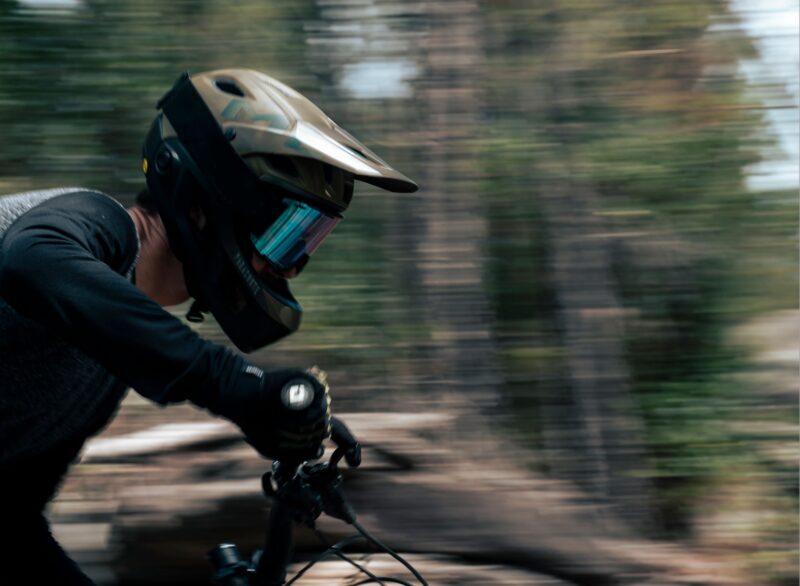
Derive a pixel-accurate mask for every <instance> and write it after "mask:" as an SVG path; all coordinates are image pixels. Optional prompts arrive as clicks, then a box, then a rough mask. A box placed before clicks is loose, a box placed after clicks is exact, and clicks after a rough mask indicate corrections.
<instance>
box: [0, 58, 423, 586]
mask: <svg viewBox="0 0 800 586" xmlns="http://www.w3.org/2000/svg"><path fill="white" fill-rule="evenodd" d="M158 108H159V113H158V115H157V117H156V119H155V121H154V122H153V124H152V126H151V128H150V130H149V132H148V134H147V136H146V139H145V143H144V149H143V154H144V156H143V161H142V170H143V172H144V174H145V177H146V182H147V189H146V190H145V191H144V192H142V193H141V194H140V195H139V197H138V198H137V204H136V205H135V206H134V207H132V208H130V209H128V210H126V209H124V208H123V207H122V206H121V205H120V204H118V203H117V202H116V201H115V200H114V199H112V198H110V197H109V196H107V195H105V194H102V193H99V192H97V191H92V190H89V189H82V188H62V189H55V190H48V191H39V192H30V193H25V194H19V195H14V196H6V197H3V198H0V507H2V518H3V521H4V527H3V529H2V530H0V535H2V537H0V583H3V584H6V583H9V584H14V583H16V581H20V583H21V582H22V581H23V579H24V580H25V581H26V582H27V581H32V582H33V583H37V584H38V583H41V584H67V585H73V584H82V585H85V584H91V581H90V580H89V578H88V577H86V576H85V574H83V573H82V572H81V571H80V569H79V568H78V567H77V566H76V565H75V564H74V562H72V561H71V560H70V559H69V558H68V557H67V556H66V554H65V553H64V552H63V550H62V549H61V548H60V547H59V545H58V544H57V542H56V541H55V540H54V539H53V537H52V536H51V535H50V532H49V528H48V524H47V521H46V520H45V518H44V516H43V509H44V507H45V505H46V503H47V502H48V501H49V500H50V499H51V498H52V496H53V494H54V492H55V491H56V488H57V485H58V483H59V482H60V480H61V478H62V477H63V475H64V474H65V472H66V470H67V468H68V467H69V464H70V462H72V461H73V460H74V459H75V457H76V455H77V454H78V452H79V450H80V449H81V446H82V445H83V443H84V441H85V440H86V438H88V437H89V436H91V435H93V434H95V433H97V432H98V431H99V430H100V429H101V428H102V427H104V426H105V425H106V424H107V422H108V421H109V420H110V419H111V417H112V416H113V414H114V412H115V411H116V409H117V408H118V406H119V404H120V402H121V400H122V398H123V396H124V393H125V392H126V389H127V387H129V386H130V387H132V388H134V389H135V390H136V391H137V392H139V393H140V394H142V395H143V396H145V397H147V398H149V399H151V400H153V401H155V402H156V403H159V404H162V405H165V404H169V403H175V402H179V401H184V400H189V401H191V402H193V403H195V404H196V405H199V406H201V407H204V408H206V409H208V410H209V411H210V412H211V413H213V414H215V415H218V416H222V417H225V418H227V419H230V420H231V421H233V422H234V423H236V424H237V425H238V426H239V427H240V428H241V430H242V431H243V433H244V435H245V438H246V439H247V440H248V441H249V442H250V443H251V444H252V445H253V447H254V448H255V449H256V450H258V451H259V452H260V453H261V454H262V455H264V456H267V457H273V458H274V457H280V458H283V459H286V458H291V459H296V460H298V461H299V460H302V459H307V458H313V457H316V456H317V455H318V454H319V450H320V446H321V443H322V441H323V440H324V438H325V437H326V436H327V435H328V433H329V428H330V395H329V392H328V387H327V384H326V383H325V380H324V376H323V375H322V373H321V372H320V371H318V370H316V369H308V370H306V369H298V368H288V369H281V370H274V371H264V370H262V369H261V368H259V367H258V366H256V365H254V364H251V363H249V362H248V361H247V360H245V358H244V357H243V356H242V355H241V354H239V353H236V352H234V351H232V350H230V349H228V348H226V347H223V346H221V345H218V344H214V343H212V342H210V341H207V340H204V339H203V338H201V337H200V336H198V335H197V334H196V333H195V332H194V331H193V330H191V329H190V328H189V327H188V326H187V325H185V324H183V323H182V322H181V321H180V320H179V319H177V318H175V317H174V316H172V315H171V314H169V313H168V312H166V311H165V310H164V309H162V306H168V305H174V304H177V303H180V302H183V301H185V300H187V299H189V298H192V299H194V304H193V306H192V310H191V312H190V314H191V317H193V318H197V317H198V316H199V315H202V313H203V312H210V313H212V314H213V315H214V317H215V318H216V320H217V322H218V323H219V324H220V326H221V327H222V329H223V331H224V332H225V333H226V335H227V336H228V337H229V338H230V340H231V341H232V342H233V343H234V344H235V345H236V346H237V347H238V348H239V349H240V350H242V351H244V352H250V351H252V350H255V349H257V348H261V347H264V346H266V345H267V344H270V343H272V342H275V341H276V340H278V339H280V338H282V337H284V336H286V335H288V334H290V333H291V332H293V331H295V330H296V329H297V328H298V326H299V323H300V316H301V308H300V305H299V304H298V302H297V301H296V300H295V298H294V297H293V296H292V294H291V291H290V290H289V287H288V285H287V279H289V278H292V277H294V276H296V275H297V274H298V273H299V272H300V271H301V270H302V268H303V267H304V266H305V264H306V263H307V262H308V258H309V256H310V255H311V254H312V253H313V252H314V250H315V249H316V248H317V247H318V246H319V244H320V243H321V241H322V240H323V239H324V238H325V237H326V236H327V235H328V234H329V233H330V231H331V230H332V229H333V228H334V226H335V225H336V224H337V223H338V222H339V221H340V219H341V217H342V213H343V212H344V211H345V209H346V208H347V207H348V205H349V203H350V200H351V197H352V194H353V182H354V180H361V181H365V182H368V183H371V184H373V185H376V186H378V187H381V188H384V189H387V190H390V191H397V192H410V191H414V190H416V188H417V187H416V185H415V184H414V183H413V182H412V181H411V180H410V179H408V178H407V177H405V176H404V175H403V174H401V173H399V172H398V171H396V170H394V169H392V168H391V167H389V166H388V165H387V164H386V163H385V162H383V161H382V160H381V159H380V158H379V157H377V156H376V155H375V154H374V153H372V152H371V151H370V150H369V149H367V148H366V147H365V146H364V145H363V144H361V143H360V142H359V141H358V140H356V139H355V138H353V137H352V136H350V135H349V134H348V133H347V132H345V131H344V130H342V129H341V128H340V127H339V126H337V125H336V124H335V123H334V122H333V121H331V120H330V119H329V118H328V117H327V116H326V115H325V114H324V113H323V112H322V111H321V110H319V109H318V108H317V107H316V106H315V105H314V104H313V103H312V102H310V101H309V100H308V99H306V98H305V97H304V96H302V95H301V94H299V93H297V92H296V91H294V90H293V89H291V88H289V87H287V86H285V85H283V84H281V83H280V82H278V81H277V80H275V79H273V78H271V77H269V76H267V75H264V74H262V73H258V72H255V71H250V70H243V69H228V70H219V71H211V72H206V73H201V74H197V75H193V76H191V77H190V76H188V75H186V74H184V75H183V76H182V77H181V78H180V79H179V80H178V81H177V83H176V84H175V86H174V87H173V88H172V89H171V90H170V91H169V92H168V93H167V94H166V95H165V96H164V97H163V98H162V99H161V101H160V102H159V103H158ZM287 389H288V391H287ZM287 392H288V393H289V395H288V396H287V394H286V393H287ZM282 394H283V396H282ZM23 577H24V578H23Z"/></svg>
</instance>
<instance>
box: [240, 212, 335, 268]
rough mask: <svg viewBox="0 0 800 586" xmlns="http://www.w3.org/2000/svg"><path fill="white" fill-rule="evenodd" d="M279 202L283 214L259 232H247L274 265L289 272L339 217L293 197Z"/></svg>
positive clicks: (314, 246) (302, 259) (314, 248)
mask: <svg viewBox="0 0 800 586" xmlns="http://www.w3.org/2000/svg"><path fill="white" fill-rule="evenodd" d="M283 203H284V205H285V206H286V209H285V210H284V211H283V213H282V214H281V215H280V216H278V218H277V219H276V220H275V221H274V222H273V223H272V224H271V225H270V227H269V228H267V229H266V230H265V231H264V232H263V233H262V234H261V235H256V234H251V235H250V239H251V240H252V242H253V245H254V246H255V247H256V250H257V251H258V254H260V255H261V256H263V257H264V258H266V259H267V260H268V261H269V262H270V264H272V266H273V267H274V268H276V269H278V270H280V271H289V270H291V269H293V268H295V267H298V266H300V265H301V264H303V263H304V262H305V259H306V257H308V256H311V254H312V253H313V252H314V251H315V250H316V249H317V248H319V245H320V244H322V241H323V240H325V237H326V236H327V235H328V234H330V233H331V231H332V230H333V229H334V228H335V227H336V224H338V223H339V222H340V221H341V219H342V218H341V217H337V216H329V215H326V214H324V213H323V212H321V211H319V210H317V209H315V208H313V207H311V206H310V205H308V204H305V203H303V202H300V201H297V200H293V199H284V200H283Z"/></svg>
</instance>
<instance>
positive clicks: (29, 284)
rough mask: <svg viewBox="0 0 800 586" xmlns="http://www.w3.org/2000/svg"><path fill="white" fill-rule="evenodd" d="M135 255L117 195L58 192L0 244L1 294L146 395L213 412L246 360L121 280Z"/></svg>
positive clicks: (18, 222)
mask: <svg viewBox="0 0 800 586" xmlns="http://www.w3.org/2000/svg"><path fill="white" fill-rule="evenodd" d="M137 254H138V237H137V234H136V228H135V226H134V224H133V221H132V219H131V218H130V216H129V215H128V213H127V211H126V210H125V209H124V208H123V207H122V206H121V205H120V204H118V203H117V202H116V201H115V200H113V199H111V198H110V197H108V196H106V195H103V194H100V193H94V192H78V193H72V194H67V195H62V196H58V197H55V198H53V199H51V200H48V201H46V202H44V203H42V204H40V205H38V206H36V207H35V208H33V209H32V210H30V211H28V212H27V213H25V214H24V215H23V216H21V217H20V218H19V219H17V220H16V221H15V222H14V223H13V224H12V225H11V226H10V227H9V229H8V231H7V232H6V234H5V236H4V238H3V240H2V242H0V297H2V298H3V299H4V300H5V301H6V302H7V303H8V304H9V305H11V307H13V308H14V309H15V310H16V311H17V312H19V313H20V314H22V315H24V316H26V317H28V318H30V319H33V320H36V321H38V322H40V323H42V324H44V325H46V326H48V327H50V328H51V329H53V330H54V331H57V332H59V333H60V334H61V335H63V336H64V337H65V338H67V339H69V340H71V341H72V342H73V343H74V344H75V345H76V346H77V347H78V348H80V349H81V350H82V351H84V352H85V353H86V354H88V355H89V356H91V357H93V358H94V359H96V360H97V361H98V362H99V363H100V364H102V365H103V366H104V367H105V368H106V369H107V370H108V371H109V372H110V373H112V374H113V375H115V376H117V377H118V378H119V379H121V380H122V381H123V382H125V383H126V384H128V385H130V386H131V387H133V388H134V389H135V390H136V391H137V392H139V393H140V394H142V395H144V396H145V397H148V398H150V399H152V400H153V401H156V402H158V403H161V404H166V403H171V402H177V401H182V400H185V399H190V400H192V401H193V402H195V403H197V404H198V405H200V406H203V407H208V408H210V409H212V411H213V410H214V409H213V408H212V407H213V405H214V404H216V403H217V400H218V398H219V395H220V394H221V393H225V392H226V390H227V391H230V392H231V393H232V394H235V391H236V390H237V389H236V388H235V387H236V386H237V385H238V384H240V380H241V378H242V377H241V375H242V373H243V372H244V371H245V370H246V366H247V365H246V363H245V361H244V359H243V357H242V356H241V355H239V354H237V353H235V352H233V351H231V350H229V349H228V348H226V347H224V346H221V345H219V344H214V343H212V342H210V341H208V340H205V339H203V338H201V337H200V336H198V335H197V334H196V333H195V332H194V331H192V330H191V329H190V328H189V327H188V326H187V325H185V324H184V323H182V322H181V321H180V320H179V319H177V318H176V317H174V316H173V315H171V314H169V313H168V312H166V311H165V310H164V309H162V308H161V306H159V305H158V304H157V303H156V302H155V301H153V300H152V299H150V298H149V297H148V296H147V295H145V294H144V293H143V292H142V291H141V290H140V289H139V288H137V287H136V286H135V285H134V284H133V283H132V282H131V281H130V280H129V279H128V278H126V276H125V275H127V274H128V273H129V272H130V271H131V269H132V268H133V265H134V263H135V260H136V255H137Z"/></svg>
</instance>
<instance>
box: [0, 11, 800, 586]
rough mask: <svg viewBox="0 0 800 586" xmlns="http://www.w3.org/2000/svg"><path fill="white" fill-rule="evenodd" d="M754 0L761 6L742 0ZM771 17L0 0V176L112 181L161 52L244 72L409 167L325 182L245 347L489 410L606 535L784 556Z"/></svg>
mask: <svg viewBox="0 0 800 586" xmlns="http://www.w3.org/2000/svg"><path fill="white" fill-rule="evenodd" d="M770 11H772V12H771V16H772V17H776V18H772V22H777V27H776V28H769V27H768V26H762V27H761V28H758V27H756V28H753V27H752V26H750V25H751V24H752V22H757V19H758V18H763V17H764V15H765V14H766V16H768V17H769V16H770ZM784 15H788V17H786V18H788V24H787V20H784ZM797 15H798V13H797V3H796V2H794V3H792V2H781V1H780V0H772V1H771V2H757V1H755V0H752V1H750V2H746V1H744V0H742V1H741V2H737V3H735V4H734V5H731V3H730V2H728V1H726V0H649V1H639V2H637V1H630V0H536V1H532V0H491V1H484V2H478V1H476V0H441V1H421V0H420V1H413V0H409V1H401V0H272V1H265V0H236V1H229V0H174V1H172V2H160V1H158V0H113V1H112V0H51V1H44V0H39V1H35V0H25V1H22V0H19V1H18V0H0V127H2V129H3V141H2V146H0V192H1V193H5V194H7V193H14V192H19V191H23V190H28V189H38V188H48V187H55V186H63V185H83V186H87V187H92V188H96V189H100V190H103V191H106V192H107V193H109V194H112V195H114V196H115V197H117V198H118V199H119V200H120V201H121V202H123V203H124V204H127V205H130V204H131V203H132V201H133V197H134V195H135V193H136V192H137V191H138V190H139V189H141V187H142V186H143V178H142V176H141V171H140V152H141V150H140V149H141V140H142V138H143V136H144V133H145V131H146V129H147V127H148V124H149V122H150V120H151V119H152V117H153V115H154V114H155V109H154V105H155V102H156V100H157V99H158V98H159V97H160V96H161V94H162V93H163V92H164V91H166V89H168V88H169V87H170V86H171V84H172V82H173V81H174V80H175V79H176V78H177V76H178V74H179V73H180V72H181V71H183V70H186V69H188V70H189V71H203V70H209V69H214V68H221V67H250V68H253V69H258V70H261V71H265V72H267V73H269V74H271V75H273V76H275V77H277V78H278V79H280V80H282V81H284V82H285V83H287V84H289V85H291V86H293V87H294V88H296V89H297V90H299V91H301V92H302V93H304V94H305V95H307V96H308V97H310V98H311V99H312V100H314V101H315V102H316V103H318V104H319V105H321V107H322V108H323V109H324V110H325V111H326V112H327V113H328V114H329V115H330V116H331V117H332V118H333V119H334V120H336V121H337V122H338V123H339V124H340V125H342V126H343V127H345V128H347V129H348V130H350V131H351V132H352V133H353V134H354V135H355V136H357V137H358V138H359V139H361V140H362V141H364V142H365V143H366V144H367V145H369V146H371V147H372V148H373V149H374V150H375V151H376V152H377V153H378V154H380V155H381V156H382V157H383V158H385V159H386V160H387V161H389V162H390V164H392V165H394V166H396V167H397V168H398V169H400V170H402V171H404V172H405V173H407V174H408V175H409V176H410V177H412V178H414V179H415V180H416V181H417V182H418V183H419V184H420V186H421V189H420V191H419V192H418V193H416V194H412V195H406V196H391V195H388V194H384V193H380V192H379V191H378V190H376V189H373V188H371V187H370V186H366V185H359V186H358V187H357V191H356V198H355V199H354V205H353V206H352V208H351V211H350V212H348V215H347V217H346V221H345V222H343V223H342V224H341V225H340V226H339V227H337V229H336V233H335V234H334V236H333V237H331V238H330V239H329V240H328V241H327V242H326V244H325V246H323V247H322V248H321V249H320V250H319V251H318V252H317V253H316V255H315V257H314V259H313V261H312V262H311V263H310V265H309V267H308V268H307V269H306V270H305V272H304V274H303V276H302V277H301V278H300V279H298V280H297V281H296V282H294V283H293V290H294V292H295V294H296V296H297V297H298V299H299V300H300V302H301V303H302V304H303V306H304V309H305V311H306V313H305V317H304V324H303V326H302V328H301V330H300V331H299V332H298V333H297V334H296V335H294V336H293V337H291V338H290V339H288V340H285V341H283V342H281V343H279V344H278V345H276V346H275V347H273V348H268V349H265V350H263V351H261V352H259V353H257V354H255V356H254V360H256V361H257V362H258V363H259V364H262V365H264V366H266V367H270V366H284V365H306V364H308V365H310V364H319V365H321V366H322V367H323V368H326V369H328V370H329V372H330V373H331V380H332V383H333V387H334V396H335V398H336V402H335V405H336V408H337V410H338V411H339V412H362V413H370V412H372V413H384V412H394V411H402V412H416V413H446V414H449V415H455V418H454V421H455V423H453V424H452V425H450V426H449V427H448V428H447V431H446V432H444V431H441V430H439V431H440V433H442V434H443V435H442V437H441V442H442V444H446V443H447V442H451V443H452V444H454V445H462V446H463V449H464V450H465V451H466V452H467V455H468V457H470V456H471V457H475V458H477V457H478V454H479V453H480V449H481V447H480V446H481V445H482V444H483V442H484V441H486V438H487V437H491V438H495V439H496V441H498V442H502V448H501V449H502V453H503V454H506V455H507V456H508V457H509V459H510V460H512V461H513V462H514V463H515V464H516V465H518V466H520V467H522V468H524V469H525V470H528V471H529V472H530V473H531V474H532V475H535V476H536V477H544V478H552V479H557V480H559V481H564V482H565V483H568V484H569V485H570V486H575V487H577V489H578V490H580V491H582V493H584V494H586V495H590V498H591V502H592V503H593V506H594V507H596V508H597V509H602V510H605V511H610V512H611V514H612V515H613V516H614V517H615V518H621V519H622V520H623V522H624V523H625V524H626V525H627V526H629V527H631V528H633V529H632V530H634V531H635V532H636V534H637V535H642V536H646V537H648V538H651V539H657V540H669V541H673V542H678V543H682V544H685V545H687V546H688V549H690V550H692V551H694V552H702V551H713V552H715V555H721V556H722V558H723V559H725V560H727V561H728V562H730V564H729V565H731V566H735V568H736V574H737V576H738V577H739V578H740V579H742V580H744V583H750V584H787V585H788V584H795V583H796V580H797V569H798V568H797V562H798V557H797V555H798V551H797V547H798V498H797V496H798V468H797V456H798V451H797V438H798V425H797V424H798V405H797V393H796V391H797V368H798V363H797V358H798V347H797V332H798V327H797V326H798V317H797V306H798V297H797V295H798V254H797V250H798V241H797V232H798V230H797V229H798V224H797V220H798V167H797V151H796V150H794V149H795V146H796V144H797V140H798V122H797V120H798V118H797V108H798V94H797V84H798V80H797V75H798V73H797V69H796V52H797V44H798V39H797V18H798V16H797ZM754 19H755V20H754ZM792 19H794V20H792ZM767 20H769V19H767ZM748 23H750V24H748ZM762 37H764V38H762ZM770 42H771V43H773V45H772V52H765V51H766V48H768V43H770ZM775 43H777V45H776V44H775ZM776 46H777V47H778V51H777V52H776V51H775V50H774V49H775V47H776ZM776 55H777V58H778V59H780V58H786V59H788V60H789V63H788V67H787V66H786V63H784V64H783V68H782V69H781V68H780V67H777V66H776V67H772V68H770V67H767V66H766V65H765V62H766V61H769V60H771V59H776V57H775V56H776ZM792 59H794V60H795V61H793V62H792ZM792 63H795V65H794V66H793V65H792ZM778 65H780V64H778ZM781 161H783V162H782V163H781ZM781 165H783V167H781ZM780 169H784V171H780ZM786 169H788V171H786ZM781 173H782V175H781ZM54 278H57V277H56V276H54ZM184 310H185V309H184ZM177 314H178V315H182V312H181V309H180V308H179V310H177ZM200 329H201V330H202V332H203V333H204V334H205V335H208V336H211V337H213V338H214V339H217V340H223V338H222V336H221V334H220V333H219V331H218V330H216V329H215V327H214V325H213V324H209V323H206V324H203V325H202V326H200ZM176 413H177V414H179V415H180V417H185V418H187V419H193V418H194V419H202V416H201V415H200V414H196V413H194V412H190V410H189V409H188V408H186V409H185V410H183V408H182V407H180V408H175V409H174V410H169V409H168V410H166V411H161V410H157V409H155V408H153V407H151V406H149V405H147V404H146V403H145V402H144V401H143V400H141V399H139V398H138V397H136V396H134V395H133V394H132V395H131V397H130V402H129V404H128V405H126V407H125V409H124V410H123V415H122V416H121V421H122V423H119V424H118V425H120V426H123V424H124V427H120V428H119V431H120V432H130V431H135V430H137V429H142V428H143V426H144V424H140V423H138V421H139V420H140V419H141V420H142V421H144V420H145V419H146V420H147V421H148V424H147V425H150V424H152V421H153V419H152V418H154V417H156V416H157V417H160V418H161V420H163V421H165V420H174V419H175V417H176V415H175V414H176ZM148 417H149V418H150V419H147V418H148ZM113 429H114V427H113V426H112V430H110V431H113ZM381 439H382V438H380V437H376V439H375V442H376V443H380V441H381ZM495 439H493V440H492V441H495ZM509 446H513V448H509ZM475 466H476V467H480V468H486V469H488V470H490V469H491V464H490V463H488V462H487V461H484V460H483V459H479V460H477V461H476V462H475Z"/></svg>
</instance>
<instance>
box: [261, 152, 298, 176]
mask: <svg viewBox="0 0 800 586" xmlns="http://www.w3.org/2000/svg"><path fill="white" fill-rule="evenodd" d="M264 158H265V159H267V162H268V163H269V165H270V166H271V167H272V168H273V169H274V170H275V171H277V172H278V173H281V174H283V175H285V176H287V177H295V178H296V177H300V172H299V171H298V170H297V165H295V164H294V161H292V159H291V157H286V156H281V155H271V156H266V157H264Z"/></svg>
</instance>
